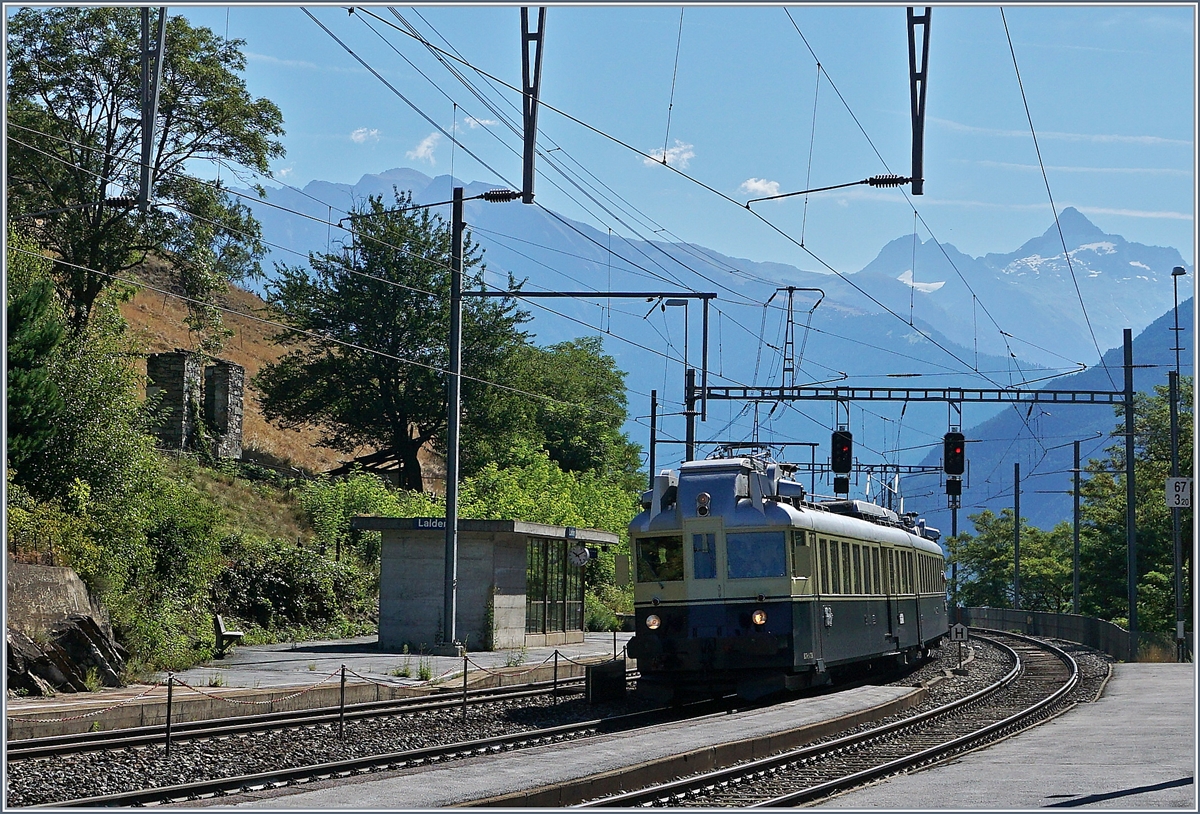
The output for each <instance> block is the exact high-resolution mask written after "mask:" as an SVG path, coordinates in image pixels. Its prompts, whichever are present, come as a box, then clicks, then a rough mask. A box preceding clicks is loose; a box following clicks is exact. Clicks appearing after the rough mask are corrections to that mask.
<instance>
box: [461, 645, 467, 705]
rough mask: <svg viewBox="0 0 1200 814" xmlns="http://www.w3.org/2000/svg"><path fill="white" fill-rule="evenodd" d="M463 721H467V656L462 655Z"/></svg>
mask: <svg viewBox="0 0 1200 814" xmlns="http://www.w3.org/2000/svg"><path fill="white" fill-rule="evenodd" d="M462 717H463V720H464V721H465V720H467V654H466V653H463V707H462Z"/></svg>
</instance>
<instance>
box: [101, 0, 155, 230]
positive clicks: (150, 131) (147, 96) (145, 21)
mask: <svg viewBox="0 0 1200 814" xmlns="http://www.w3.org/2000/svg"><path fill="white" fill-rule="evenodd" d="M166 41H167V7H166V6H161V7H160V8H159V9H158V41H157V44H156V47H155V49H154V50H153V51H151V50H150V8H149V6H143V7H142V61H141V62H142V166H141V171H142V174H141V186H140V187H139V188H138V208H139V209H140V210H141V212H142V214H143V215H144V214H146V212H147V211H148V210H149V208H150V186H151V184H153V182H154V179H153V178H152V177H151V175H150V165H151V162H152V160H153V157H154V124H155V121H156V119H157V118H158V91H159V86H160V85H161V84H162V69H163V53H164V50H165V48H166ZM151 57H153V60H152V59H151ZM152 62H153V64H151V63H152ZM105 194H106V193H105V192H104V191H103V190H102V191H101V196H103V195H105Z"/></svg>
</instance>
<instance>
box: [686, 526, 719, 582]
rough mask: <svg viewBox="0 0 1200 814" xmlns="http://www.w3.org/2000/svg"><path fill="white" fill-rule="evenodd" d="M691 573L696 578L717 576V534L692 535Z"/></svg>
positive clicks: (714, 577) (713, 577)
mask: <svg viewBox="0 0 1200 814" xmlns="http://www.w3.org/2000/svg"><path fill="white" fill-rule="evenodd" d="M692 573H693V574H695V575H696V579H716V578H717V535H715V534H693V535H692Z"/></svg>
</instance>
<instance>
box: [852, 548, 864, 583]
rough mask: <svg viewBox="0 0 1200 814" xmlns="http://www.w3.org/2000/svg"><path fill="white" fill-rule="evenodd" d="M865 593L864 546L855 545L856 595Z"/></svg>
mask: <svg viewBox="0 0 1200 814" xmlns="http://www.w3.org/2000/svg"><path fill="white" fill-rule="evenodd" d="M862 592H863V568H862V546H860V545H859V544H858V543H855V544H854V593H856V594H861V593H862Z"/></svg>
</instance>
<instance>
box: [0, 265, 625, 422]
mask: <svg viewBox="0 0 1200 814" xmlns="http://www.w3.org/2000/svg"><path fill="white" fill-rule="evenodd" d="M8 248H9V251H15V252H19V253H21V254H25V255H28V256H30V257H35V258H38V259H41V260H51V259H54V258H50V257H47V256H46V255H44V254H41V253H39V252H32V251H29V250H28V249H22V248H20V247H18V246H9V247H8ZM54 262H57V263H60V264H62V265H65V266H70V267H71V268H76V269H79V270H81V271H88V272H91V273H92V274H99V275H101V276H103V277H108V278H109V279H112V280H116V281H118V282H122V283H125V284H126V285H131V286H134V287H137V288H144V289H146V290H147V291H153V292H155V293H157V294H162V295H163V296H166V297H174V298H176V299H179V300H183V301H184V302H189V303H192V304H195V305H200V306H203V307H205V308H214V309H216V310H218V311H222V312H224V313H227V314H230V315H231V316H236V317H240V318H242V319H248V320H251V321H254V322H259V323H262V324H264V325H272V326H275V327H277V328H281V329H283V330H285V331H290V332H292V333H296V334H299V335H301V336H305V337H308V338H309V339H317V340H320V341H323V342H331V343H333V344H335V345H340V346H342V347H345V348H349V349H351V350H356V351H359V352H361V353H368V354H371V355H373V356H380V357H382V358H385V359H391V360H392V361H396V362H400V363H402V364H406V365H413V366H414V367H420V368H424V369H425V370H430V371H433V372H434V373H443V374H446V375H454V374H453V373H452V372H451V371H449V370H447V369H446V368H443V367H438V366H437V365H431V364H427V363H425V362H419V361H417V360H415V359H408V358H405V357H403V356H396V355H395V354H392V353H387V352H386V351H381V350H377V349H375V348H369V347H367V346H365V345H359V344H357V343H354V342H347V341H345V340H343V339H338V338H336V337H333V336H329V335H328V334H323V333H321V332H319V331H309V330H305V329H303V328H297V327H295V326H294V325H288V324H287V323H285V322H280V321H278V320H274V319H268V318H266V317H260V316H257V315H255V314H248V313H246V312H244V311H239V310H237V309H236V308H230V307H229V306H226V305H220V304H217V303H212V302H205V301H203V300H199V299H196V298H194V297H189V296H187V295H186V294H180V293H178V292H175V291H170V290H168V289H165V288H159V287H157V286H153V285H150V284H149V283H146V282H144V281H141V280H134V279H130V278H128V277H124V276H121V275H119V274H112V273H110V272H106V271H101V270H99V269H93V268H88V267H87V266H82V265H80V264H78V263H68V262H67V261H65V260H61V259H54ZM458 375H459V376H461V377H462V378H463V379H466V380H468V381H473V382H478V383H479V384H483V385H486V386H488V387H495V388H497V389H499V390H505V391H507V392H510V393H515V394H516V395H520V396H527V397H529V398H532V399H537V400H539V401H545V402H548V403H551V404H556V405H558V406H560V407H571V408H573V409H581V408H582V409H584V410H587V411H588V412H593V413H599V414H602V415H609V416H613V417H618V418H619V417H621V416H620V415H619V414H617V413H612V412H610V411H608V410H603V409H601V408H599V407H591V406H588V405H581V404H580V403H579V402H566V401H562V400H561V399H556V398H554V397H552V396H547V395H545V394H544V393H531V392H529V391H527V390H522V389H520V388H519V387H513V386H511V385H507V384H501V383H500V382H493V381H489V380H488V379H482V378H480V377H478V376H471V375H469V374H466V373H460V374H458ZM625 418H626V420H630V421H634V420H635V419H634V418H632V417H629V416H626V417H625ZM639 423H640V422H639Z"/></svg>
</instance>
